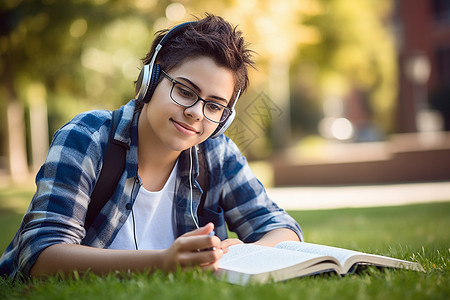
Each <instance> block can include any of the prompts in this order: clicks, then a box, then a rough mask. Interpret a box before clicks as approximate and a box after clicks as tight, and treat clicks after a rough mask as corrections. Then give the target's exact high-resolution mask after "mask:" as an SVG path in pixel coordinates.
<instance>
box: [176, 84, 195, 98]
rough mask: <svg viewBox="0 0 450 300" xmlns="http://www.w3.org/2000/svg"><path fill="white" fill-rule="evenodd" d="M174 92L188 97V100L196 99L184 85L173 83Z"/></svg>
mask: <svg viewBox="0 0 450 300" xmlns="http://www.w3.org/2000/svg"><path fill="white" fill-rule="evenodd" d="M175 92H176V93H177V95H178V96H180V97H183V98H186V99H190V100H196V99H197V95H196V94H195V93H194V92H193V91H192V90H191V89H189V88H188V87H185V86H183V85H181V84H177V85H175Z"/></svg>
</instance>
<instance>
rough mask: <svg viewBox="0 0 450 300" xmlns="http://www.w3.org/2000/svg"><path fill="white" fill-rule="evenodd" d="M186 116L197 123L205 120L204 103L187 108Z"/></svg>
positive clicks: (199, 102)
mask: <svg viewBox="0 0 450 300" xmlns="http://www.w3.org/2000/svg"><path fill="white" fill-rule="evenodd" d="M184 114H185V115H186V116H188V117H190V118H193V119H195V120H197V121H201V120H202V119H203V101H198V102H197V103H195V104H194V105H193V106H191V107H187V108H185V109H184Z"/></svg>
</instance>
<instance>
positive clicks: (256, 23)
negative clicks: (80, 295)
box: [0, 0, 450, 186]
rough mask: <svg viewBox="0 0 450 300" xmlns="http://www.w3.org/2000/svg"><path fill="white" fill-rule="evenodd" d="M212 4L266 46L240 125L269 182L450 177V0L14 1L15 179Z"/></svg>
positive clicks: (6, 125)
mask: <svg viewBox="0 0 450 300" xmlns="http://www.w3.org/2000/svg"><path fill="white" fill-rule="evenodd" d="M205 12H208V13H213V14H217V15H220V16H222V17H224V18H225V19H227V20H228V21H230V22H231V23H233V24H234V25H237V26H238V28H239V29H240V30H242V31H243V32H244V36H245V38H246V39H247V41H248V42H249V43H250V44H251V48H252V49H253V50H255V51H256V52H257V56H256V57H255V58H256V62H257V70H251V74H250V76H251V85H250V88H249V90H248V92H247V93H246V94H244V95H243V96H242V97H241V99H240V101H239V102H238V105H237V110H238V116H237V118H236V120H235V122H234V123H233V125H232V126H231V127H230V129H228V131H227V132H226V133H227V135H228V136H230V137H231V138H232V139H233V140H234V141H235V142H236V143H237V144H238V146H239V147H240V148H241V150H242V151H243V152H244V154H245V155H246V156H247V157H248V159H249V161H250V162H251V163H252V166H253V168H254V171H255V172H256V173H257V175H258V176H259V177H260V178H261V180H262V181H263V182H264V183H266V184H268V185H275V186H300V185H335V184H374V183H398V182H419V181H447V180H450V159H449V157H450V137H449V134H448V133H447V132H448V130H450V2H449V1H446V0H417V1H407V0H358V1H352V0H301V1H299V0H265V1H263V0H229V1H206V0H179V1H156V0H116V1H114V0H110V1H108V0H72V1H57V0H3V1H2V2H1V3H0V26H1V29H0V57H1V61H0V74H1V83H0V107H1V117H0V122H1V127H0V174H1V176H0V177H1V178H2V180H3V178H5V180H6V178H8V179H9V178H11V179H12V181H14V182H20V181H24V180H29V178H30V177H33V176H34V174H35V172H36V171H37V169H38V168H39V166H40V165H41V164H42V162H43V160H44V159H45V155H46V151H47V149H48V146H49V142H50V141H51V136H52V134H53V133H54V132H55V130H57V129H58V128H59V127H60V126H62V125H63V124H64V123H65V122H67V121H68V120H70V119H71V118H73V116H74V115H76V114H77V113H80V112H82V111H85V110H91V109H111V110H112V109H115V108H117V107H119V106H120V105H122V104H124V103H126V102H127V101H128V100H130V99H132V98H133V97H134V81H135V80H136V78H137V75H138V73H139V70H140V68H141V67H142V64H141V60H140V59H141V58H143V57H144V55H145V54H146V53H147V51H148V50H149V48H150V45H151V42H152V40H153V35H154V33H155V32H156V31H158V30H160V29H164V28H167V27H170V26H173V25H175V24H178V23H180V22H183V21H190V20H193V19H194V17H195V16H197V17H203V16H204V13H205Z"/></svg>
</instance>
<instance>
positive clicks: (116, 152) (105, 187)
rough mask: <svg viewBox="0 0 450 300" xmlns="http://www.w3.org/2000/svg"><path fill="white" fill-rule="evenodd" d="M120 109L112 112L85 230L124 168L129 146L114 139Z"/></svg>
mask: <svg viewBox="0 0 450 300" xmlns="http://www.w3.org/2000/svg"><path fill="white" fill-rule="evenodd" d="M121 117H122V111H121V110H119V109H117V110H115V111H113V113H112V121H111V130H110V132H109V138H108V145H107V146H106V152H105V155H104V157H103V166H102V169H101V171H100V175H99V176H98V178H97V183H96V184H95V188H94V191H93V192H92V194H91V202H90V203H89V206H88V211H87V214H86V220H85V225H84V227H85V228H86V231H87V230H88V229H89V227H90V226H91V225H92V223H93V222H94V219H95V218H96V217H97V216H98V214H99V213H100V211H101V209H102V208H103V206H105V204H106V202H108V200H109V199H110V198H111V196H112V195H113V193H114V191H115V190H116V187H117V184H118V183H119V180H120V177H121V176H122V173H123V171H124V170H125V162H126V154H127V150H128V149H129V146H128V145H127V144H125V143H122V142H119V141H117V140H115V139H114V134H115V133H116V129H117V126H118V124H119V121H120V118H121Z"/></svg>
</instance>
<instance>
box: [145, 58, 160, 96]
mask: <svg viewBox="0 0 450 300" xmlns="http://www.w3.org/2000/svg"><path fill="white" fill-rule="evenodd" d="M159 76H161V66H160V65H159V64H156V65H154V66H153V68H152V70H151V74H150V82H149V84H148V90H147V93H145V96H144V98H143V99H142V100H143V102H144V103H148V102H149V101H150V99H151V98H152V96H153V93H154V92H155V89H156V86H157V85H158V82H159Z"/></svg>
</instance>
